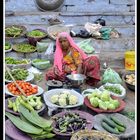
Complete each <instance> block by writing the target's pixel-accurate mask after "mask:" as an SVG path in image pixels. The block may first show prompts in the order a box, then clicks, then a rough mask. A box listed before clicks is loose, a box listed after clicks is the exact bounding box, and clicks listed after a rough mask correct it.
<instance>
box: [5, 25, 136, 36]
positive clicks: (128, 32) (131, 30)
mask: <svg viewBox="0 0 140 140" xmlns="http://www.w3.org/2000/svg"><path fill="white" fill-rule="evenodd" d="M7 25H11V24H7V23H6V26H7ZM22 25H23V26H25V27H26V28H27V31H31V30H33V29H44V30H46V31H47V27H49V26H50V25H46V24H22ZM65 25H66V26H68V27H69V28H70V30H75V29H79V30H80V29H83V28H84V25H85V23H83V24H65ZM102 28H114V29H116V30H117V31H118V32H119V33H120V34H121V36H122V37H134V36H135V25H108V26H103V27H102Z"/></svg>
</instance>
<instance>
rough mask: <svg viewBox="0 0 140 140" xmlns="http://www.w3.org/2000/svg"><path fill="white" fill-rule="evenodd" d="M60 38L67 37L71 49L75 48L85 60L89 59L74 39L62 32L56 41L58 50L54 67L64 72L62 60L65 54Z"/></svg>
mask: <svg viewBox="0 0 140 140" xmlns="http://www.w3.org/2000/svg"><path fill="white" fill-rule="evenodd" d="M60 37H66V38H67V40H68V41H69V43H70V45H71V47H73V48H75V49H76V50H77V51H78V52H79V53H80V54H81V56H82V58H83V59H85V58H87V55H86V54H85V53H84V52H83V51H82V50H81V49H80V48H79V47H78V46H77V45H76V43H75V42H74V40H73V39H72V37H71V36H70V35H69V34H68V33H66V32H61V33H59V35H58V37H57V39H56V50H55V53H54V66H57V67H58V69H59V70H60V71H61V72H62V59H63V53H62V49H61V44H60V42H59V38H60Z"/></svg>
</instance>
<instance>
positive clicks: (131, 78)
mask: <svg viewBox="0 0 140 140" xmlns="http://www.w3.org/2000/svg"><path fill="white" fill-rule="evenodd" d="M125 78H126V82H127V83H128V84H130V85H135V74H128V75H126V76H125Z"/></svg>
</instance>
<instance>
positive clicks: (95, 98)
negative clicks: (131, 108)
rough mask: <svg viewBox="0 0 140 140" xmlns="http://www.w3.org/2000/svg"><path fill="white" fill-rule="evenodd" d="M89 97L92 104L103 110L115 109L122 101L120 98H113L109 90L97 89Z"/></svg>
mask: <svg viewBox="0 0 140 140" xmlns="http://www.w3.org/2000/svg"><path fill="white" fill-rule="evenodd" d="M87 97H88V100H89V101H90V104H91V105H92V106H93V107H95V108H100V109H103V110H115V109H116V108H118V107H119V106H120V102H119V101H118V100H115V99H112V98H111V96H110V94H109V92H108V91H107V90H105V91H97V90H95V91H93V92H92V94H90V95H88V96H87Z"/></svg>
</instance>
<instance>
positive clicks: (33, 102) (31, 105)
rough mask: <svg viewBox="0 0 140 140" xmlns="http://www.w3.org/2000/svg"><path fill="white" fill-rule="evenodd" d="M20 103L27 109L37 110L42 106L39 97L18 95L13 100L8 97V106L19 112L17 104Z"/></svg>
mask: <svg viewBox="0 0 140 140" xmlns="http://www.w3.org/2000/svg"><path fill="white" fill-rule="evenodd" d="M20 104H22V105H23V106H25V107H26V108H27V109H29V110H33V109H36V110H39V109H41V108H42V106H43V103H42V101H41V97H37V96H34V95H32V96H28V97H25V96H18V97H16V99H15V100H14V101H12V100H11V99H10V98H8V108H9V109H12V110H13V111H14V112H19V105H20Z"/></svg>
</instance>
